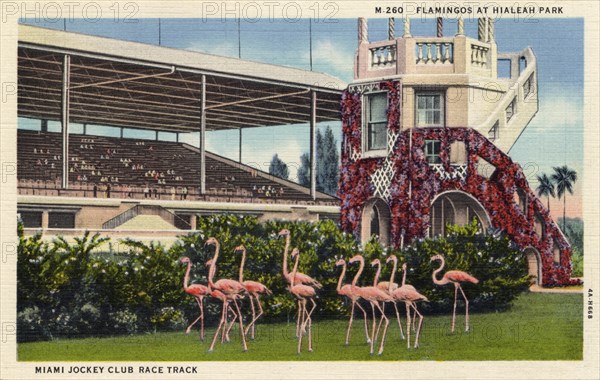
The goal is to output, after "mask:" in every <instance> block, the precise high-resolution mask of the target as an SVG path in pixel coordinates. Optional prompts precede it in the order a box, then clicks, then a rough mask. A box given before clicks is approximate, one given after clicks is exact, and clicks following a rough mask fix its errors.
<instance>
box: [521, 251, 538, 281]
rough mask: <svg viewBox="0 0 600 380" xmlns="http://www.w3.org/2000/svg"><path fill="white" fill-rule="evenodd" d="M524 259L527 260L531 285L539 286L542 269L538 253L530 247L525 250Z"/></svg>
mask: <svg viewBox="0 0 600 380" xmlns="http://www.w3.org/2000/svg"><path fill="white" fill-rule="evenodd" d="M524 252H525V257H526V258H527V267H528V268H529V269H528V274H529V275H530V276H531V283H532V284H536V285H540V284H541V283H542V267H541V265H540V253H539V252H538V251H537V250H536V249H535V248H532V247H528V248H525V251H524Z"/></svg>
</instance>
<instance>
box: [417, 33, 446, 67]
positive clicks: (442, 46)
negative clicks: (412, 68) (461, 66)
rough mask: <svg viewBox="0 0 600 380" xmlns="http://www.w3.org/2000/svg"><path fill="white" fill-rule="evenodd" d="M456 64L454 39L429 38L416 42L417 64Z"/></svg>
mask: <svg viewBox="0 0 600 380" xmlns="http://www.w3.org/2000/svg"><path fill="white" fill-rule="evenodd" d="M453 62H454V42H453V41H452V39H445V38H427V39H422V38H419V39H416V41H415V63H417V64H425V65H427V64H451V63H453Z"/></svg>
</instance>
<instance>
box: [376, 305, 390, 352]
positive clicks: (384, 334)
mask: <svg viewBox="0 0 600 380" xmlns="http://www.w3.org/2000/svg"><path fill="white" fill-rule="evenodd" d="M383 306H385V303H383ZM377 307H379V311H381V321H383V320H385V326H384V327H383V336H382V337H381V344H380V345H379V352H378V353H377V355H381V354H383V346H384V345H385V336H386V334H387V329H388V326H389V325H390V320H389V319H388V317H386V316H385V313H384V312H383V307H380V306H379V304H377ZM381 321H380V322H379V325H381Z"/></svg>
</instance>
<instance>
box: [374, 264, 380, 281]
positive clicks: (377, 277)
mask: <svg viewBox="0 0 600 380" xmlns="http://www.w3.org/2000/svg"><path fill="white" fill-rule="evenodd" d="M380 273H381V262H379V261H378V262H377V272H375V278H374V279H373V286H377V283H378V282H379V274H380Z"/></svg>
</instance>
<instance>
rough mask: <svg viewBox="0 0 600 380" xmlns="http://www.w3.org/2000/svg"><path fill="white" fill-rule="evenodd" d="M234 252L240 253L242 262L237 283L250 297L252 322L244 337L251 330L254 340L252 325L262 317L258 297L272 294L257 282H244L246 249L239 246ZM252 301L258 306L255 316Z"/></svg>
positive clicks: (247, 327)
mask: <svg viewBox="0 0 600 380" xmlns="http://www.w3.org/2000/svg"><path fill="white" fill-rule="evenodd" d="M235 251H236V252H240V251H241V252H242V262H241V264H240V278H239V282H240V283H241V284H242V285H243V286H244V288H245V289H246V292H247V293H248V294H249V295H250V307H251V308H252V321H250V323H249V324H248V325H247V326H246V331H245V333H244V334H245V335H248V330H250V328H252V334H251V336H250V338H251V339H254V325H255V322H256V321H257V320H258V318H260V316H261V315H263V308H262V305H261V304H260V295H261V294H266V295H270V294H273V293H272V292H271V291H270V290H269V289H268V288H267V287H266V286H264V285H263V284H261V283H260V282H257V281H244V264H245V263H246V247H244V246H243V245H240V246H238V247H236V248H235ZM254 299H256V303H257V304H258V309H259V313H258V315H257V314H256V310H255V309H254Z"/></svg>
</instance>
